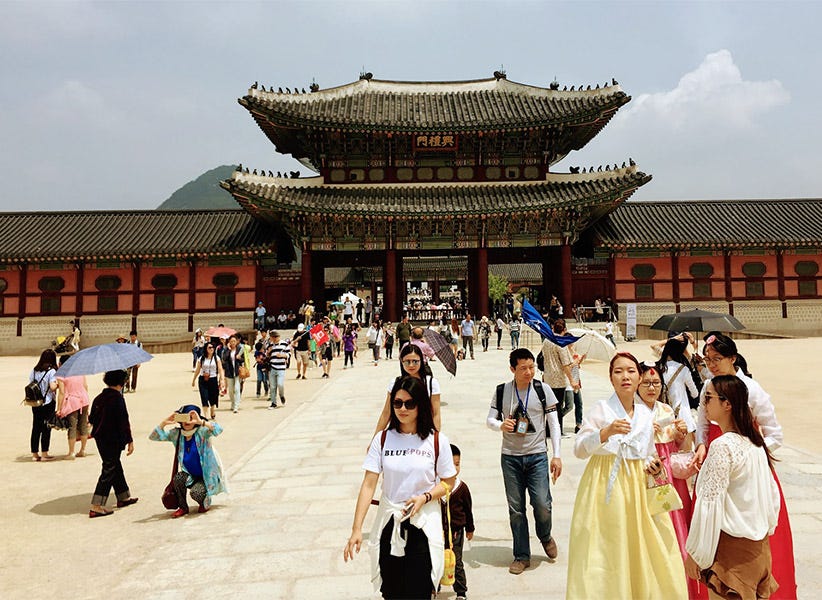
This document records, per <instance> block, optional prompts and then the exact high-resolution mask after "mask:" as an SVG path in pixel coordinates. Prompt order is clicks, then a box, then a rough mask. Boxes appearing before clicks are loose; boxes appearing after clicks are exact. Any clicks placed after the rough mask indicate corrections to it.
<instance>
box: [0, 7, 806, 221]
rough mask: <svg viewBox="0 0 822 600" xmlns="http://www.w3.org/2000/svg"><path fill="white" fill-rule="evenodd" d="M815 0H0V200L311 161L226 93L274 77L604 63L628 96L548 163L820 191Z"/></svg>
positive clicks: (37, 206)
mask: <svg viewBox="0 0 822 600" xmlns="http://www.w3.org/2000/svg"><path fill="white" fill-rule="evenodd" d="M820 22H822V3H820V2H790V1H783V2H741V1H737V2H708V1H703V2H663V1H657V2H584V1H576V2H550V1H537V0H534V1H501V0H497V1H493V2H492V1H487V2H475V1H466V0H463V1H460V0H437V1H434V0H430V1H425V0H412V1H399V0H397V1H391V0H380V1H376V2H365V1H357V0H341V1H339V2H321V1H310V0H304V1H301V2H287V1H278V2H208V3H197V2H122V1H121V2H71V1H62V2H39V1H37V0H28V1H25V2H9V1H7V0H0V56H2V57H3V59H2V60H0V177H2V181H3V186H2V191H0V210H3V211H20V210H23V211H28V210H34V211H62V210H108V209H146V208H149V209H150V208H155V207H157V206H158V205H159V204H160V203H161V202H163V201H164V200H165V199H166V198H167V197H168V196H169V195H171V193H172V192H174V190H176V189H177V188H179V187H180V186H182V185H184V184H185V183H186V182H188V181H190V180H192V179H195V178H196V177H197V176H199V175H200V174H202V173H203V172H204V171H207V170H209V169H212V168H214V167H216V166H219V165H223V164H237V163H242V164H243V165H247V166H251V167H252V168H258V169H265V170H266V171H267V170H269V169H270V170H272V171H275V172H276V171H278V170H281V171H286V170H300V171H301V172H302V174H303V175H309V172H308V171H307V169H306V168H305V167H304V166H302V165H300V164H298V163H297V162H296V161H294V160H293V159H292V158H291V157H289V156H284V155H281V154H278V153H277V152H276V151H275V149H274V146H273V145H272V144H271V143H270V142H269V141H268V139H267V138H266V137H265V136H264V135H263V133H262V132H261V131H260V130H259V128H258V127H257V125H256V124H255V123H254V121H253V120H252V118H251V116H250V115H249V114H248V113H247V111H246V110H245V109H243V108H242V107H241V106H240V105H239V104H238V103H237V98H239V97H242V96H243V95H245V94H246V93H247V91H248V87H249V86H250V85H251V84H252V83H254V82H255V81H259V82H260V84H263V85H266V87H269V86H271V85H273V86H274V87H275V88H276V87H283V88H285V87H290V88H292V89H293V88H295V87H299V88H303V87H305V88H308V86H309V84H310V83H311V81H312V80H316V82H317V83H318V84H319V85H320V86H321V87H323V88H328V87H334V86H337V85H343V84H346V83H349V82H352V81H355V80H356V79H357V78H358V75H359V73H360V71H362V70H363V69H365V70H366V71H370V72H372V73H373V74H374V77H375V78H376V79H392V80H406V81H453V80H464V79H482V78H489V77H491V75H492V73H493V71H495V70H497V69H499V68H501V67H503V68H504V69H505V71H506V72H507V75H508V78H509V80H512V81H518V82H522V83H527V84H531V85H538V86H543V87H548V85H549V84H550V82H551V81H553V80H554V79H556V81H558V82H559V84H560V87H562V86H564V85H568V87H570V86H571V85H575V86H577V87H578V86H580V85H584V86H587V85H588V84H591V85H592V87H593V86H595V85H596V84H597V83H599V84H600V85H602V84H604V83H605V82H608V81H610V80H611V78H615V79H617V80H618V81H619V83H620V85H621V86H622V88H623V90H625V91H626V92H627V93H628V94H629V95H630V96H632V98H633V99H632V101H631V102H630V103H629V104H628V105H626V106H624V107H623V108H622V109H620V111H619V112H618V113H617V116H616V117H615V118H614V119H613V120H612V121H611V122H610V123H609V124H608V126H606V127H605V128H604V129H603V130H602V131H601V132H600V133H599V135H598V136H597V137H596V138H594V140H592V142H591V143H590V144H588V145H587V146H586V147H585V148H583V149H582V150H580V151H578V152H573V153H571V155H569V156H568V157H566V158H565V159H564V160H563V161H562V162H560V163H558V164H557V165H555V166H554V167H553V170H555V171H560V172H562V171H566V172H567V170H568V167H569V166H585V167H588V166H592V165H593V166H598V165H606V164H614V163H618V164H621V163H622V162H623V161H627V160H628V158H629V157H630V158H633V159H634V160H635V161H636V162H637V163H638V165H639V168H640V169H641V170H642V171H644V172H646V173H650V174H652V175H653V180H652V181H651V182H650V183H649V184H647V185H646V186H644V187H643V188H641V189H640V190H639V191H638V192H637V193H636V194H635V195H634V198H635V199H642V200H669V199H677V200H690V199H733V198H797V197H819V196H820V195H822V168H820V165H822V151H820V143H819V141H820V138H822V135H820V134H822V119H820V116H819V110H818V107H819V105H820V98H822V42H821V41H820V39H822V37H820V35H819V32H818V26H819V23H820Z"/></svg>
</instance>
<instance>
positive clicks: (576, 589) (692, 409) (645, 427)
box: [29, 306, 796, 600]
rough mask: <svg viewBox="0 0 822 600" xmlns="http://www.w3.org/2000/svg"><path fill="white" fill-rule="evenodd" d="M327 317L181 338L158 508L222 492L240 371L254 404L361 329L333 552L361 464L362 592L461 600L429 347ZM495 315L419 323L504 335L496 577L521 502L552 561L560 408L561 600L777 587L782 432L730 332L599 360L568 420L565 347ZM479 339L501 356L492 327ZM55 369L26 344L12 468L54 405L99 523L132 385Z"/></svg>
mask: <svg viewBox="0 0 822 600" xmlns="http://www.w3.org/2000/svg"><path fill="white" fill-rule="evenodd" d="M346 308H347V307H345V306H343V311H342V317H343V319H342V321H340V319H339V318H337V319H333V320H332V319H331V317H330V315H322V316H317V317H314V316H313V315H312V318H311V319H310V320H309V322H308V323H307V324H306V323H303V322H300V323H298V324H297V327H296V329H295V331H294V333H293V334H291V336H290V337H288V338H285V339H284V338H283V336H282V335H281V334H280V333H279V332H278V331H276V330H266V329H262V330H260V331H258V332H257V333H256V337H255V339H254V340H253V341H252V340H246V339H244V337H243V335H242V334H233V335H228V336H224V337H222V338H207V337H206V336H204V335H203V334H202V332H198V333H197V334H196V335H195V338H194V344H193V357H192V367H193V379H192V386H193V387H197V388H198V390H199V393H200V400H201V405H200V406H196V405H188V404H186V405H183V406H182V407H180V408H179V409H178V410H176V411H175V412H173V413H171V414H169V415H168V416H166V417H165V418H164V419H163V420H162V421H160V423H159V424H158V425H157V426H156V427H155V428H154V429H153V430H152V432H151V434H150V436H149V437H150V439H151V440H154V441H165V442H169V443H171V444H173V445H174V447H175V451H174V454H173V457H174V462H173V468H172V476H171V479H170V481H169V485H168V487H167V490H166V494H164V498H163V500H164V503H166V500H168V503H167V504H166V506H167V507H168V508H169V509H172V510H173V511H174V512H173V513H172V515H171V516H172V517H173V518H178V517H182V516H184V515H187V514H188V513H189V512H190V508H189V503H188V498H189V496H190V498H191V499H192V500H194V502H195V503H196V504H197V506H198V512H201V513H203V512H207V511H208V510H209V507H210V505H211V499H212V498H213V496H215V495H216V494H219V493H221V492H224V491H226V490H227V484H226V480H225V477H224V475H223V471H222V466H221V463H220V460H219V456H218V454H217V452H216V449H215V448H214V446H213V439H214V438H215V437H216V436H218V435H220V433H221V432H222V431H223V427H222V424H221V423H218V422H217V416H218V415H217V412H216V409H217V407H218V406H219V401H220V398H221V397H222V396H227V400H228V402H229V403H230V407H231V411H232V412H234V413H237V412H238V411H239V410H240V407H241V400H242V396H243V387H244V383H245V382H246V381H251V380H250V376H251V373H252V371H253V370H256V374H257V377H256V394H257V396H258V397H259V396H261V395H262V394H266V395H267V397H268V399H269V401H270V404H269V408H271V409H275V408H279V407H280V406H282V405H284V404H285V402H286V389H285V388H286V374H287V373H288V372H289V367H290V363H291V361H292V360H294V361H296V368H295V369H293V370H291V371H290V372H291V373H293V372H294V371H296V379H298V380H300V379H305V378H306V377H307V373H308V372H309V369H313V368H319V369H320V370H321V372H322V375H321V377H322V378H328V377H329V375H330V365H331V363H332V361H333V359H334V358H338V357H339V356H340V354H341V353H342V354H344V356H345V364H344V365H343V368H350V367H353V366H354V364H355V360H356V357H357V350H358V348H359V347H360V344H359V343H358V342H359V339H360V337H361V336H362V337H364V340H363V341H364V343H365V345H367V346H368V348H369V350H370V354H369V356H368V357H367V358H366V359H365V360H366V362H367V363H368V364H371V363H373V364H379V361H381V360H386V359H392V360H394V354H393V349H394V346H395V345H396V346H397V347H398V352H397V357H396V359H395V360H397V363H398V373H397V376H396V377H391V378H390V380H389V381H388V382H387V387H386V396H385V402H384V404H383V407H382V410H381V412H380V414H379V415H375V417H376V424H375V428H374V433H373V436H372V439H371V442H370V444H369V446H368V449H367V454H366V458H365V461H364V463H363V469H364V471H365V474H364V477H363V481H362V484H361V488H360V492H359V496H358V499H357V502H356V507H355V513H354V520H353V526H352V532H351V535H350V538H349V540H348V541H347V543H346V545H345V548H344V552H343V555H344V558H345V560H350V559H352V558H353V557H354V556H355V554H357V553H358V552H359V551H360V549H361V547H362V545H363V543H364V539H365V536H364V533H363V527H364V523H365V516H366V513H367V510H368V508H369V506H370V505H371V504H372V503H375V501H374V500H373V498H374V495H375V492H376V489H377V485H378V483H379V480H380V475H381V476H382V484H381V491H380V494H379V500H378V501H376V503H377V505H378V508H377V516H376V519H375V520H374V521H373V528H372V531H371V534H370V536H369V537H368V539H369V542H368V546H369V549H370V550H371V551H372V569H373V579H372V580H373V581H374V583H375V585H376V586H377V589H378V590H379V591H380V592H381V594H382V596H383V597H384V598H429V597H431V596H432V594H436V592H437V591H438V590H439V588H440V587H441V586H442V585H449V586H453V588H454V591H455V592H456V594H457V598H458V600H462V599H464V598H466V597H467V592H468V582H467V577H466V572H465V568H464V564H463V560H462V552H463V546H464V543H465V540H470V539H471V538H472V537H473V535H474V532H475V521H474V516H473V503H474V499H473V498H472V496H471V493H470V491H469V488H468V486H467V484H466V483H465V482H464V481H462V480H461V479H460V477H459V473H460V461H461V452H460V450H459V448H458V447H457V446H455V445H454V444H452V443H451V440H450V439H449V438H448V437H447V436H446V434H445V433H443V432H441V423H442V410H443V406H445V403H444V402H443V401H442V398H441V388H440V384H439V382H438V381H437V379H436V378H435V377H434V376H433V373H432V371H431V368H430V365H429V362H431V361H432V360H435V353H434V351H433V350H432V348H431V347H430V345H429V344H428V343H427V342H426V339H425V337H426V336H425V331H424V330H423V328H422V327H420V326H413V325H412V324H411V323H410V321H409V319H408V318H407V316H406V317H404V318H403V319H402V321H400V322H399V323H397V324H396V325H394V324H391V323H383V322H382V321H381V320H380V316H379V314H378V313H374V312H372V313H370V314H368V325H367V327H366V326H365V323H364V322H365V318H363V324H362V325H360V322H359V321H357V320H355V317H352V316H349V315H348V314H346V312H345V309H346ZM352 309H353V310H354V311H356V307H355V306H352ZM372 310H373V308H372ZM354 315H356V312H354ZM363 317H365V313H364V314H363ZM495 321H496V322H495ZM495 321H492V320H491V319H489V318H488V317H481V318H480V319H479V321H478V322H477V321H474V319H473V318H472V315H470V314H466V315H465V317H464V318H463V319H462V320H461V321H459V322H458V321H457V319H451V320H450V321H449V322H445V323H443V322H432V323H430V324H429V326H428V327H429V328H430V329H433V330H434V331H435V332H436V333H437V334H440V335H442V336H443V337H444V338H445V339H446V341H448V343H449V344H450V345H451V347H452V351H454V352H456V353H459V352H460V351H461V352H463V354H464V358H468V359H472V358H474V346H473V343H474V340H478V341H479V343H480V345H481V348H482V351H487V350H488V347H489V344H488V340H489V339H490V338H491V337H492V333H493V332H495V331H496V332H497V333H499V331H500V330H501V329H502V328H506V329H507V331H508V332H509V334H511V346H512V350H511V351H510V354H509V355H508V365H507V366H508V370H509V371H510V374H511V376H510V379H508V380H506V381H504V382H502V383H500V384H499V385H497V386H496V387H495V388H494V389H493V390H489V396H490V404H489V408H488V413H487V416H486V425H487V427H488V428H490V429H491V430H493V431H497V432H499V433H500V436H501V447H500V461H501V475H502V481H503V485H504V489H505V497H506V503H507V506H508V515H509V524H510V529H511V536H512V543H511V547H512V556H511V558H512V561H511V563H510V565H509V567H508V572H509V573H510V574H512V575H519V574H521V573H523V572H524V571H525V570H527V569H529V568H530V566H531V557H532V552H531V540H530V534H529V524H528V521H529V518H528V516H529V515H528V512H529V511H528V504H530V506H531V511H530V512H531V514H532V518H533V519H534V523H535V531H536V536H537V539H538V541H539V544H540V546H541V547H542V550H543V552H544V553H545V555H546V557H547V558H548V559H549V560H550V561H553V560H555V559H556V558H557V556H558V554H559V552H560V549H559V547H558V545H557V543H556V541H555V539H554V536H553V531H554V526H555V524H554V522H553V519H552V497H551V484H552V483H555V482H556V481H557V479H558V478H559V477H560V476H561V475H562V473H563V462H562V455H561V445H560V440H561V439H562V438H563V437H570V436H571V433H570V431H569V432H566V431H565V429H564V427H563V418H564V417H565V416H567V415H569V414H571V413H572V412H573V414H574V436H575V437H574V440H573V451H574V455H575V456H576V457H577V458H579V459H583V460H586V461H587V462H586V466H585V470H584V472H583V475H582V477H581V479H580V481H579V483H578V486H577V492H576V499H575V503H574V509H573V516H572V519H571V522H570V524H568V527H569V528H570V532H569V535H568V539H569V540H570V541H569V545H568V548H567V555H568V572H567V592H566V597H567V598H573V599H576V598H592V597H608V598H611V597H613V598H626V599H628V598H652V597H664V598H682V599H685V598H688V599H689V600H695V599H703V598H714V597H718V598H745V599H747V598H751V599H754V598H795V594H796V581H795V573H794V558H793V556H794V555H793V542H792V535H791V528H790V523H789V520H788V512H787V508H786V506H785V501H784V496H783V494H782V490H781V487H780V485H779V480H778V477H777V474H776V470H775V468H774V465H775V462H776V461H775V459H774V456H773V452H774V451H775V450H776V449H778V448H779V447H780V446H781V445H782V429H781V427H780V425H779V423H778V421H777V418H776V414H775V410H774V406H773V404H772V402H771V400H770V397H769V396H768V394H767V393H766V392H765V391H764V390H763V389H762V387H761V386H760V385H759V384H758V383H757V382H756V381H755V380H754V379H753V377H752V375H751V374H750V373H749V372H748V365H747V362H746V361H745V359H744V357H743V356H742V355H740V353H739V352H738V350H737V347H736V344H735V342H734V341H733V339H731V338H730V337H728V336H726V335H724V334H722V333H720V332H711V333H709V334H707V335H706V336H705V337H704V338H703V347H702V353H701V354H700V353H699V352H698V345H697V340H696V339H695V338H694V337H693V336H692V335H690V334H688V333H681V334H675V335H672V336H671V337H669V339H667V340H665V341H663V342H660V343H658V344H654V345H653V346H652V348H651V350H652V352H653V353H654V354H655V355H656V357H657V360H655V361H653V362H640V361H638V360H637V359H636V358H635V357H634V356H633V355H631V354H629V353H625V352H618V353H616V354H615V355H614V357H613V359H612V360H611V361H610V365H609V376H610V382H611V384H612V386H613V389H614V392H613V394H612V395H611V396H610V397H609V398H606V399H600V400H599V401H598V402H596V403H594V404H593V405H592V406H590V407H589V408H588V409H587V410H585V411H584V410H583V406H582V395H581V388H582V382H581V380H580V365H581V364H582V362H583V361H584V360H585V356H584V355H583V356H578V355H577V354H576V353H575V351H574V346H573V344H567V345H565V346H560V345H557V344H555V343H553V342H551V341H550V340H547V339H546V340H545V341H544V343H543V345H542V348H541V349H540V351H539V353H538V356H536V357H535V356H534V354H532V352H531V351H530V350H528V349H527V348H524V347H518V344H517V341H516V339H515V338H514V336H513V332H514V331H515V329H514V327H516V326H517V325H519V326H521V324H522V321H521V319H519V317H518V316H512V317H510V318H508V319H507V320H504V319H502V317H501V316H497V318H496V320H495ZM512 324H513V325H514V327H512ZM552 329H553V332H554V333H555V334H556V335H557V336H559V337H562V336H564V335H565V334H567V330H566V325H565V321H564V319H563V318H562V317H560V316H556V318H552ZM517 331H518V330H517ZM133 336H134V339H133V340H131V341H132V343H133V342H134V340H136V332H135V333H133ZM458 344H461V345H462V347H461V348H458V347H457V346H458ZM497 344H498V345H497V348H501V346H500V336H498V337H497ZM383 353H384V356H383ZM63 358H65V357H63ZM309 365H312V366H309ZM57 366H58V358H57V356H56V354H55V352H54V351H53V350H45V351H44V352H43V353H42V354H41V356H40V358H39V360H38V362H37V364H36V365H35V366H34V368H33V369H32V371H31V373H30V376H29V381H30V382H31V384H33V385H35V386H37V387H38V388H39V390H40V395H41V396H42V399H43V401H42V402H41V403H40V404H39V405H37V406H34V405H33V406H32V409H31V410H32V432H31V451H32V459H33V460H35V461H48V460H51V459H52V458H53V457H52V455H51V454H49V442H50V431H51V429H50V427H49V426H48V425H47V423H48V422H49V421H50V420H51V419H52V417H53V416H55V415H57V416H60V417H63V418H65V419H66V420H67V422H68V425H67V427H66V429H67V434H66V435H67V442H68V453H67V457H69V458H73V457H75V456H84V455H85V454H86V444H87V441H88V439H89V437H93V439H94V440H95V443H96V446H97V449H98V454H99V456H100V459H101V462H102V468H101V473H100V476H99V478H98V481H97V485H96V487H95V490H94V494H93V496H92V501H91V506H90V508H89V517H91V518H97V517H103V516H108V515H111V514H112V513H113V512H114V511H112V510H111V509H110V508H108V507H107V506H106V505H107V501H108V497H109V495H110V494H111V492H112V490H113V492H114V495H115V497H116V506H117V508H125V507H128V506H130V505H132V504H134V503H136V502H137V501H138V499H137V498H136V497H133V496H132V495H131V492H130V489H129V485H128V483H127V481H126V477H125V474H124V470H123V465H122V462H121V456H122V452H124V451H125V452H126V454H127V455H129V454H131V453H132V452H133V450H134V443H133V438H132V435H131V426H130V422H129V416H128V410H127V407H126V402H125V398H124V395H123V394H124V392H125V391H126V389H127V388H128V386H131V387H132V389H134V388H135V387H136V377H135V378H134V380H133V382H132V379H131V377H132V374H129V373H127V372H126V371H109V372H107V373H105V375H104V377H103V381H104V384H105V386H106V387H105V388H104V389H103V390H102V392H101V393H100V394H98V395H97V396H96V397H95V398H94V399H93V400H90V399H89V393H88V384H87V382H86V379H85V377H83V376H79V377H60V376H59V375H58V373H57ZM538 370H539V371H541V372H542V373H541V376H540V377H537V372H538ZM78 443H79V444H80V448H79V450H77V444H78ZM549 447H550V453H549ZM469 460H470V458H469ZM526 496H527V498H526ZM443 523H445V525H443Z"/></svg>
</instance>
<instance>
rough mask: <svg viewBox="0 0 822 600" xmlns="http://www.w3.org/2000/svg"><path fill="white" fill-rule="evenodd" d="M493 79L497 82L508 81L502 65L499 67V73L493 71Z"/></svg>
mask: <svg viewBox="0 0 822 600" xmlns="http://www.w3.org/2000/svg"><path fill="white" fill-rule="evenodd" d="M494 79H496V80H497V81H499V80H500V79H508V74H507V73H506V72H505V67H504V66H503V65H500V66H499V71H494Z"/></svg>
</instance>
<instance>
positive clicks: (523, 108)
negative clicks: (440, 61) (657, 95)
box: [239, 79, 630, 139]
mask: <svg viewBox="0 0 822 600" xmlns="http://www.w3.org/2000/svg"><path fill="white" fill-rule="evenodd" d="M628 101H630V97H629V96H628V95H627V94H626V93H625V92H623V91H622V89H621V88H620V87H619V85H609V86H606V87H604V88H601V89H590V90H582V89H580V90H579V91H573V92H572V91H560V90H551V89H545V88H539V87H534V86H530V85H525V84H522V83H516V82H513V81H508V80H507V79H482V80H475V81H455V82H401V81H381V80H378V79H370V80H369V79H361V80H359V81H356V82H354V83H349V84H347V85H342V86H339V87H335V88H330V89H327V90H320V91H317V92H310V93H293V94H288V93H281V92H275V91H273V88H272V91H265V90H262V89H257V88H254V87H252V88H250V89H249V90H248V95H247V96H245V97H243V98H241V99H240V100H239V102H240V104H242V105H243V106H244V107H246V108H247V109H248V110H249V111H250V112H251V113H252V114H253V115H254V117H255V119H256V120H257V122H258V124H259V125H260V127H262V128H263V130H264V131H266V134H268V135H269V137H271V132H270V131H268V130H266V127H265V124H266V122H267V121H271V122H273V123H275V124H279V125H281V126H296V127H315V128H327V129H338V128H342V129H346V130H367V131H386V132H389V131H390V132H395V131H398V132H406V131H407V132H417V131H438V132H460V131H479V130H489V129H525V128H529V127H542V126H546V125H559V124H574V125H581V124H591V123H592V122H594V121H598V120H599V121H601V123H599V126H598V128H597V131H598V130H599V129H600V128H601V127H602V126H604V125H605V123H607V121H608V120H609V119H610V118H611V117H612V116H613V114H614V113H615V112H616V110H617V109H618V108H619V107H620V106H622V105H623V104H625V103H627V102H628ZM595 134H596V131H594V132H593V134H592V135H590V137H593V135H595ZM590 137H589V138H588V139H590Z"/></svg>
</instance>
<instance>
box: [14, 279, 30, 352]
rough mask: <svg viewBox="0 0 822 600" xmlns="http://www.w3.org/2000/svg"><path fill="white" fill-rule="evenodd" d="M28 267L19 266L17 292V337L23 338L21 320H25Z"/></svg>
mask: <svg viewBox="0 0 822 600" xmlns="http://www.w3.org/2000/svg"><path fill="white" fill-rule="evenodd" d="M28 274H29V266H28V265H27V264H26V263H23V264H22V265H20V290H19V291H18V292H17V337H23V319H25V318H26V287H27V286H28Z"/></svg>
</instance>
